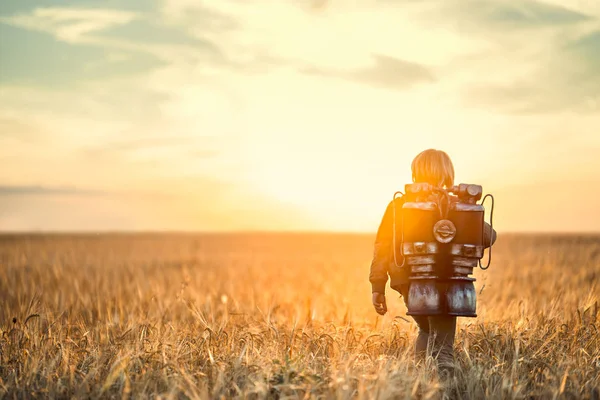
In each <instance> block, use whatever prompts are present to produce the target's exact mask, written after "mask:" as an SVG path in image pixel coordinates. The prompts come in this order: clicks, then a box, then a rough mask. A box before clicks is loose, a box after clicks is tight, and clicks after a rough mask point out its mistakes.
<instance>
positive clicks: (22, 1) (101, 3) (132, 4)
mask: <svg viewBox="0 0 600 400" xmlns="http://www.w3.org/2000/svg"><path fill="white" fill-rule="evenodd" d="M158 5H159V1H158V0H0V15H5V16H6V15H13V14H18V13H22V12H26V11H31V10H33V9H35V8H38V7H77V8H88V7H89V8H103V9H120V10H129V11H140V12H151V11H153V10H156V8H157V6H158Z"/></svg>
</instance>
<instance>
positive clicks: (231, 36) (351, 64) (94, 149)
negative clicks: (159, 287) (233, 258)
mask: <svg viewBox="0 0 600 400" xmlns="http://www.w3.org/2000/svg"><path fill="white" fill-rule="evenodd" d="M120 3H122V4H120ZM599 18H600V3H599V4H596V3H595V2H592V1H578V0H569V1H563V2H558V1H546V2H537V1H535V2H534V1H525V0H523V1H516V2H508V1H501V0H493V1H491V0H490V1H482V2H478V1H467V2H464V1H455V0H451V1H441V0H432V1H424V2H403V1H398V2H392V1H390V2H376V1H361V2H352V1H351V2H340V1H314V2H308V1H306V2H291V1H280V2H274V1H253V2H237V1H233V0H211V1H206V2H197V1H190V0H157V1H148V2H146V1H139V0H138V1H131V2H129V1H128V2H117V1H108V2H106V1H94V0H84V1H69V0H57V1H53V2H51V5H50V3H48V2H42V1H34V0H32V1H9V2H2V4H0V166H1V168H0V230H2V231H15V230H17V231H20V230H74V231H79V230H209V231H213V230H219V231H221V230H326V231H364V232H373V231H374V230H375V229H376V228H377V226H378V223H379V220H380V218H381V216H382V213H383V211H384V208H385V206H386V204H387V202H388V201H389V200H390V199H391V196H392V194H393V193H394V191H396V190H400V189H402V188H403V186H404V184H405V183H408V182H409V181H410V177H411V176H410V162H411V161H412V158H413V157H414V156H415V155H416V154H418V153H419V152H420V151H422V150H424V149H426V148H438V149H442V150H444V151H446V152H447V153H448V154H449V155H450V156H451V157H452V159H453V161H454V164H455V169H456V176H457V181H460V182H469V183H480V184H482V185H483V186H484V189H485V191H486V192H492V193H494V194H495V196H496V199H497V210H496V212H497V214H496V226H497V228H498V229H499V230H503V231H542V232H544V231H595V230H597V229H598V222H599V221H600V211H598V210H597V208H596V203H597V200H596V199H597V196H598V195H599V194H600V193H599V189H598V187H599V184H600V158H599V157H598V154H600V134H599V132H600V74H599V73H598V71H600V22H599V21H600V20H599ZM567 203H568V206H565V204H567Z"/></svg>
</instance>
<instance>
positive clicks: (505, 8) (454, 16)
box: [425, 0, 591, 34]
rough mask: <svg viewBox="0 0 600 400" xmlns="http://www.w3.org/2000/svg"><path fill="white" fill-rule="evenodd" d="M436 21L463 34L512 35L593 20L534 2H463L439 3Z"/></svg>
mask: <svg viewBox="0 0 600 400" xmlns="http://www.w3.org/2000/svg"><path fill="white" fill-rule="evenodd" d="M436 3H437V5H438V7H435V8H433V10H434V11H428V12H426V13H425V14H426V15H427V14H429V13H431V14H434V15H436V19H437V18H440V19H443V20H444V21H445V22H446V23H447V24H452V26H453V27H455V28H457V29H463V30H467V31H468V30H474V29H475V30H479V31H485V32H491V31H497V32H499V33H501V34H507V33H508V34H510V33H509V32H507V29H513V30H522V29H539V28H544V27H559V26H565V25H571V24H577V23H580V22H585V21H589V20H591V16H589V15H587V14H584V13H581V12H578V11H575V10H571V9H569V8H567V7H563V6H559V5H552V4H548V3H544V2H540V1H532V0H513V1H504V0H460V1H452V0H450V1H444V2H437V1H436Z"/></svg>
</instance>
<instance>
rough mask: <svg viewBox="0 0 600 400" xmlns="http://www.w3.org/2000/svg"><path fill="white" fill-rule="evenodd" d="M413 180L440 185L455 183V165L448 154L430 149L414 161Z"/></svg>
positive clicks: (447, 186) (447, 185)
mask: <svg viewBox="0 0 600 400" xmlns="http://www.w3.org/2000/svg"><path fill="white" fill-rule="evenodd" d="M411 169H412V178H413V182H425V183H430V184H432V185H435V186H439V187H446V188H450V187H452V186H453V185H454V165H452V160H450V157H449V156H448V154H446V153H445V152H443V151H441V150H435V149H429V150H425V151H423V152H421V153H420V154H419V155H418V156H416V157H415V159H414V160H413V162H412V165H411Z"/></svg>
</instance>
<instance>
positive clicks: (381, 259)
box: [369, 202, 393, 294]
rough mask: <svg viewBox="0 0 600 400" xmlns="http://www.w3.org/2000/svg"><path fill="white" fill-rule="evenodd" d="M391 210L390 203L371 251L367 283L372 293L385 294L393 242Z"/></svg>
mask: <svg viewBox="0 0 600 400" xmlns="http://www.w3.org/2000/svg"><path fill="white" fill-rule="evenodd" d="M392 220H393V210H392V203H391V202H390V204H389V205H388V206H387V209H386V210H385V214H384V215H383V218H382V220H381V223H380V224H379V229H378V230H377V236H376V238H375V248H374V251H373V260H372V261H371V271H370V273H369V281H370V282H371V287H372V292H373V293H380V294H384V293H385V285H386V283H387V280H388V267H389V265H390V262H391V261H392V255H391V250H392V240H393V233H392V229H393V221H392Z"/></svg>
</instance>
